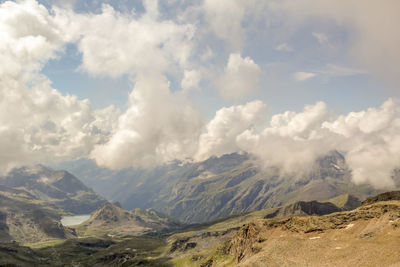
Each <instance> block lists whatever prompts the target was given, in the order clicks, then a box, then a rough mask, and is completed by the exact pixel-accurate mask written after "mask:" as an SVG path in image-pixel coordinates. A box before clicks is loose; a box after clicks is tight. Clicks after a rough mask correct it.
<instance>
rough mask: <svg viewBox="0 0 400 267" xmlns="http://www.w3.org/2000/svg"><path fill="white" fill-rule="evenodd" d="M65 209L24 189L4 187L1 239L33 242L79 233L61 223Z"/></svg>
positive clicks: (0, 192)
mask: <svg viewBox="0 0 400 267" xmlns="http://www.w3.org/2000/svg"><path fill="white" fill-rule="evenodd" d="M61 214H63V211H62V210H60V209H59V208H57V207H56V206H55V205H52V204H50V203H47V202H45V201H42V200H40V199H38V198H37V197H35V196H33V195H32V194H30V193H29V192H26V191H25V190H23V189H14V188H8V187H6V186H0V242H7V241H12V240H15V241H18V242H22V243H33V242H39V241H43V240H47V239H54V238H59V239H60V238H61V239H64V238H68V237H72V236H75V233H74V231H73V230H71V229H69V228H67V227H64V226H62V225H61V223H60V217H61Z"/></svg>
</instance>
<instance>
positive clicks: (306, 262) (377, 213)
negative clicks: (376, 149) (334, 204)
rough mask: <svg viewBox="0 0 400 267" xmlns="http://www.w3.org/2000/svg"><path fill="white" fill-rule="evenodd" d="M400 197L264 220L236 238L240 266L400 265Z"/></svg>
mask: <svg viewBox="0 0 400 267" xmlns="http://www.w3.org/2000/svg"><path fill="white" fill-rule="evenodd" d="M399 244H400V201H398V200H391V201H380V202H376V203H372V204H365V205H363V206H361V207H359V208H357V209H355V210H353V211H348V212H338V213H333V214H329V215H324V216H301V217H299V216H292V217H288V218H284V219H260V220H256V221H254V222H251V223H248V224H246V225H244V226H243V227H242V228H241V229H240V230H239V231H238V232H237V234H236V236H235V237H234V238H233V239H232V242H231V248H230V253H231V254H232V255H233V256H234V257H235V261H236V264H237V265H238V266H400V253H399Z"/></svg>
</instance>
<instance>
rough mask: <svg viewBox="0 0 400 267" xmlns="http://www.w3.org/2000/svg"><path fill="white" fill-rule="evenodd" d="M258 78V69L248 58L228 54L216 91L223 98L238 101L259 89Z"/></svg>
mask: <svg viewBox="0 0 400 267" xmlns="http://www.w3.org/2000/svg"><path fill="white" fill-rule="evenodd" d="M260 76H261V69H260V67H259V66H258V65H257V64H256V63H255V62H254V61H253V60H252V59H251V58H250V57H245V58H242V57H241V55H240V54H237V53H234V54H230V55H229V59H228V63H227V65H226V67H225V69H224V72H223V73H222V75H221V77H220V78H219V79H218V81H217V86H218V90H219V92H220V94H221V95H222V96H223V97H224V98H226V99H233V100H238V99H241V98H243V97H245V96H248V95H251V94H252V93H253V92H254V91H255V90H256V89H257V88H258V87H259V83H260Z"/></svg>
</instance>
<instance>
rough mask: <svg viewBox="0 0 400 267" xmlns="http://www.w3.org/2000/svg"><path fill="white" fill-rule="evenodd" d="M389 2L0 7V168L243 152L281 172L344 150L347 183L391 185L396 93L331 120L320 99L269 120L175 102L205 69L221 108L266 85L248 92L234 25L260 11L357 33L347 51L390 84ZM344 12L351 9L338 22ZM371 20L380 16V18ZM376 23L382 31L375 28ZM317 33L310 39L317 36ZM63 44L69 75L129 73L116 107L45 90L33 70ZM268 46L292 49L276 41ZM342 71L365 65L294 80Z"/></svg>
mask: <svg viewBox="0 0 400 267" xmlns="http://www.w3.org/2000/svg"><path fill="white" fill-rule="evenodd" d="M387 3H389V4H390V5H389V4H388V5H379V4H378V3H366V4H365V3H364V2H362V1H356V0H354V1H350V2H348V3H347V2H346V4H343V3H337V2H332V1H311V0H301V1H298V2H297V1H296V2H293V1H271V2H269V3H268V4H266V3H265V2H263V1H204V2H203V3H202V4H201V5H197V6H195V8H196V10H197V11H196V12H200V13H201V12H202V15H203V19H205V20H206V21H207V23H206V24H205V25H199V24H198V23H197V22H193V21H190V20H185V16H182V17H178V18H169V17H168V16H163V15H162V14H161V13H160V11H159V7H158V1H154V0H153V1H151V0H148V1H144V2H143V5H144V8H145V10H144V11H143V13H140V14H139V13H137V12H135V11H134V10H133V11H131V12H120V11H117V10H116V9H115V8H113V7H112V6H110V5H102V8H101V10H99V12H97V13H90V12H87V13H84V12H83V13H77V12H75V11H73V9H72V8H71V6H67V7H54V8H52V9H47V8H46V7H44V6H43V5H40V4H39V3H37V2H36V1H33V0H26V1H18V2H11V1H6V2H4V3H2V4H1V5H0V60H1V62H2V65H1V66H0V151H2V152H1V153H0V172H2V173H4V172H6V171H8V170H10V169H11V168H12V167H15V166H19V165H23V164H30V163H37V162H46V161H47V162H49V161H63V160H70V159H76V158H80V157H89V158H92V159H94V160H95V161H96V162H97V164H99V165H101V166H105V167H108V168H111V169H120V168H126V167H140V166H149V165H154V164H163V163H166V162H169V161H171V160H175V159H178V160H186V159H193V160H204V159H206V158H208V157H210V156H214V155H216V156H219V155H222V154H225V153H231V152H235V151H246V152H249V153H252V154H254V155H256V156H258V157H259V158H260V159H261V160H262V161H263V162H264V163H265V165H266V166H278V167H280V168H281V169H282V170H283V171H285V172H292V173H293V172H297V171H299V170H306V169H307V168H310V167H312V164H313V163H314V161H315V159H316V158H317V157H319V156H321V155H324V154H326V153H327V152H329V151H331V150H333V149H337V150H339V151H342V152H343V153H344V154H345V157H346V161H347V163H348V165H349V167H350V168H351V169H352V174H353V180H354V182H356V183H370V184H372V185H374V186H375V187H378V188H383V187H393V186H394V183H393V180H392V179H391V175H392V172H393V170H394V169H395V168H398V167H399V165H400V164H399V163H400V103H399V100H397V99H394V98H391V99H388V100H387V101H385V102H384V103H383V104H382V105H381V106H380V107H378V108H368V109H365V110H361V111H357V112H350V113H348V114H343V115H335V113H333V111H331V110H330V109H329V107H328V105H327V104H326V103H324V102H317V103H315V104H313V105H306V106H305V107H304V109H303V110H302V111H297V112H296V111H285V112H282V113H280V114H269V113H268V109H267V105H266V104H265V103H263V102H262V101H259V100H254V101H249V102H247V103H242V104H237V105H233V106H227V107H223V108H220V109H219V110H217V111H216V113H215V116H214V117H212V118H211V119H209V120H206V119H205V118H204V117H203V115H202V114H200V112H199V111H198V110H197V109H196V108H195V105H194V104H193V99H191V98H190V96H189V94H186V92H187V91H189V90H192V89H197V90H202V89H201V88H200V85H201V84H202V81H203V79H210V77H208V75H209V73H211V72H216V73H217V75H214V76H213V75H209V76H212V78H211V80H212V81H209V82H210V83H212V84H216V88H215V89H216V91H218V92H219V93H220V95H221V96H222V97H223V98H224V99H225V100H228V101H229V100H231V101H235V102H240V101H243V99H246V101H248V98H249V97H250V96H252V95H253V94H255V93H256V92H257V89H260V90H267V89H268V88H264V87H262V86H261V84H260V80H261V76H262V74H263V70H262V68H261V67H260V66H261V65H260V66H259V65H258V64H256V63H255V60H253V59H252V58H250V57H249V56H247V55H246V54H245V53H244V52H243V47H244V45H245V43H246V35H247V32H246V30H247V28H246V27H248V24H244V23H243V21H244V19H245V18H248V17H251V16H253V15H254V16H257V17H258V18H260V16H261V17H262V15H260V14H261V13H262V12H260V10H267V13H266V14H272V13H273V14H275V16H276V15H280V14H283V15H284V17H286V16H287V17H290V19H288V22H287V23H294V24H296V23H300V22H302V21H305V20H307V19H309V18H310V17H312V18H314V17H328V18H329V19H333V20H335V21H336V22H337V23H338V24H345V25H347V24H349V25H352V27H353V28H354V29H355V30H356V31H357V35H355V39H354V43H352V49H351V51H350V53H351V54H352V55H353V56H355V57H356V58H358V59H359V60H360V62H362V63H363V64H364V65H365V66H366V68H368V69H369V70H373V71H374V73H377V75H381V76H382V77H385V78H386V79H387V80H389V81H390V82H393V83H397V84H398V77H400V75H399V73H398V68H397V65H398V64H397V63H398V62H399V61H400V57H399V52H398V49H397V48H398V45H399V42H400V39H399V38H398V35H396V34H395V35H391V34H390V33H391V32H393V29H392V27H393V25H396V27H397V24H396V23H393V21H398V20H399V18H398V16H397V14H396V12H395V11H394V10H398V9H395V8H393V7H397V6H398V5H399V4H398V2H397V1H391V0H388V1H387ZM304 6H314V7H315V8H313V9H312V10H310V9H305V8H304ZM349 6H350V7H354V8H355V9H354V10H356V12H354V13H351V14H350V13H349V12H348V9H349ZM388 6H390V9H389V8H388ZM192 8H194V7H192ZM226 10H229V11H230V12H226ZM372 11H374V12H372ZM383 17H388V18H390V19H388V20H383V21H380V20H379V19H380V18H383ZM378 22H379V23H381V25H382V26H384V27H383V28H385V27H386V28H385V29H386V30H385V31H382V30H377V27H373V25H374V23H375V25H376V23H378ZM399 22H400V21H399ZM250 24H251V23H250ZM201 27H206V29H204V28H201ZM394 31H395V30H394ZM210 33H212V34H214V35H215V36H216V37H217V38H218V39H220V40H223V41H224V42H225V43H226V45H227V46H226V47H227V48H226V49H227V51H228V52H227V53H226V57H224V58H223V60H218V59H215V58H216V57H218V56H219V55H217V54H215V53H214V52H213V50H211V49H210V47H208V46H204V43H202V45H203V46H201V45H198V42H199V39H200V38H201V37H203V36H205V35H207V34H210ZM316 33H317V31H316V32H314V36H315V37H316V38H317V39H318V41H319V42H320V43H321V44H325V43H326V42H328V38H324V36H323V35H321V34H320V33H318V34H316ZM325 37H326V36H325ZM329 41H330V38H329ZM67 44H72V45H74V46H76V48H77V50H78V51H79V53H80V55H81V57H82V60H81V64H80V67H79V70H78V71H81V72H85V73H87V74H88V75H91V76H94V77H96V76H108V77H114V78H115V77H120V76H124V75H126V76H128V77H129V80H130V81H131V82H132V84H133V86H132V91H131V92H130V94H129V96H128V100H127V105H126V109H125V110H124V111H120V110H119V109H117V108H115V107H113V106H109V107H106V108H104V109H93V108H92V106H91V104H90V101H89V100H87V99H83V100H82V99H78V98H77V97H76V96H73V95H65V94H64V95H63V94H61V93H60V92H59V91H57V90H56V89H55V88H53V87H52V84H51V81H50V80H49V79H48V78H47V77H45V76H44V75H43V74H42V73H41V70H42V68H43V66H44V65H45V64H46V62H48V61H49V60H52V59H57V58H58V57H60V56H61V55H63V53H64V50H65V47H66V45H67ZM291 44H292V43H291ZM274 49H277V50H279V51H286V52H291V53H292V52H293V51H296V50H295V48H292V46H289V45H288V44H287V43H285V42H283V43H281V45H279V46H278V47H276V48H274ZM200 52H201V53H200ZM281 54H282V53H281ZM284 54H289V53H284ZM196 56H197V57H198V58H200V61H201V62H199V61H196ZM220 62H223V63H220ZM256 62H258V61H257V60H256ZM202 63H204V64H206V63H207V64H208V65H207V64H206V67H204V66H201V64H202ZM206 68H209V69H208V70H207V72H203V70H204V69H206ZM384 69H386V70H387V71H384ZM217 70H223V71H222V72H220V73H218V71H217ZM354 73H356V74H358V73H365V71H360V70H357V69H351V68H346V67H340V66H339V65H333V64H331V65H327V68H326V70H325V71H320V72H297V73H295V76H294V77H295V79H296V80H298V81H305V80H307V79H311V78H313V77H314V76H315V75H317V74H318V75H329V76H332V77H333V76H345V75H351V74H354ZM171 77H172V78H171ZM215 77H217V78H215ZM289 78H290V77H289ZM213 79H214V80H213ZM215 80H216V81H215ZM174 84H175V85H174ZM176 84H178V85H176ZM173 87H174V88H173Z"/></svg>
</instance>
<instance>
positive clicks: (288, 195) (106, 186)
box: [61, 151, 400, 223]
mask: <svg viewBox="0 0 400 267" xmlns="http://www.w3.org/2000/svg"><path fill="white" fill-rule="evenodd" d="M61 167H62V168H65V169H68V170H69V171H71V172H72V173H74V174H76V175H78V176H79V177H81V179H82V181H83V182H84V183H85V184H87V185H89V186H90V187H93V188H94V190H95V191H96V192H98V193H99V194H101V195H104V196H105V197H107V198H108V199H110V200H112V201H118V202H120V203H121V204H122V206H123V207H125V208H127V209H134V208H142V209H148V208H152V209H154V210H157V211H162V212H163V213H166V214H167V215H169V216H171V217H174V218H177V219H179V220H180V221H182V222H184V223H202V222H206V221H210V220H215V219H219V218H223V217H226V216H230V215H234V214H240V213H243V212H250V211H255V210H261V209H266V208H273V207H278V206H282V205H285V204H290V203H294V202H296V201H311V200H319V201H323V200H326V199H330V198H334V197H337V196H339V195H342V194H351V195H353V196H355V197H357V198H359V199H364V198H365V197H367V196H370V195H373V194H377V193H379V192H382V190H376V189H374V188H373V187H371V186H369V185H367V184H361V185H356V184H354V183H353V182H352V180H351V170H350V169H349V168H348V166H347V164H346V162H345V158H344V157H343V155H342V154H340V153H339V152H337V151H332V152H330V153H329V154H327V155H325V156H322V157H320V158H318V159H317V160H316V161H315V164H314V166H313V168H312V169H311V170H309V171H307V172H299V173H296V174H287V173H284V172H282V171H281V170H280V169H279V168H276V167H269V168H266V167H263V165H262V164H261V163H260V162H259V161H258V160H257V159H256V158H254V157H253V156H252V155H249V154H245V153H233V154H227V155H223V156H221V157H211V158H209V159H207V160H205V161H202V162H177V161H175V162H172V163H170V164H165V165H161V166H156V167H152V168H145V169H143V168H142V169H124V170H121V171H111V170H107V169H102V168H99V167H97V166H96V165H95V164H94V163H93V162H91V161H87V160H86V161H79V162H70V163H64V164H63V165H62V166H61ZM399 181H400V179H399V177H397V184H398V185H399Z"/></svg>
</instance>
